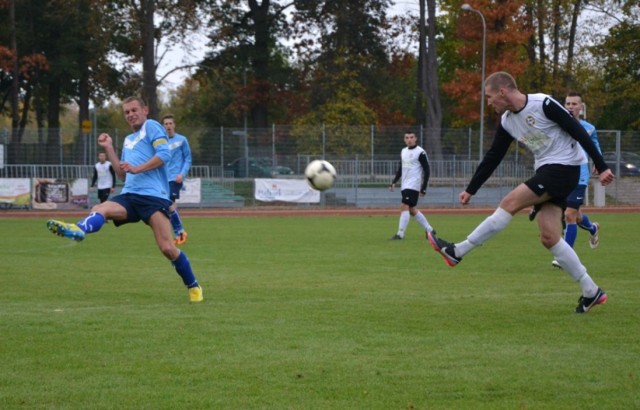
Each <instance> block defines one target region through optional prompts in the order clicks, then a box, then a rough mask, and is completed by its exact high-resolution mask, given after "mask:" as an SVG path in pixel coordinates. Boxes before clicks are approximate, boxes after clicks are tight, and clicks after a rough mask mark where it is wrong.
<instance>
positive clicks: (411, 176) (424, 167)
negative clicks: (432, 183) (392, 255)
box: [389, 132, 433, 240]
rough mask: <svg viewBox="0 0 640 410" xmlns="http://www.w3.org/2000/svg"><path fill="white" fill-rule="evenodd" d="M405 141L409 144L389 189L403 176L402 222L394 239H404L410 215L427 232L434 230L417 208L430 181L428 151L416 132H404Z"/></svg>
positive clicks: (401, 157)
mask: <svg viewBox="0 0 640 410" xmlns="http://www.w3.org/2000/svg"><path fill="white" fill-rule="evenodd" d="M404 143H405V144H406V145H407V146H406V147H405V148H403V149H402V151H401V152H400V166H399V167H398V171H397V172H396V176H395V178H393V181H391V184H390V185H389V190H390V191H393V190H394V188H395V186H396V183H397V182H398V181H399V180H400V178H402V183H401V188H400V189H401V190H402V204H401V205H400V222H399V224H398V232H397V233H396V234H395V235H393V236H392V237H391V239H392V240H401V239H404V233H405V230H406V229H407V225H409V219H410V215H411V216H413V217H414V218H415V220H416V221H417V222H418V223H419V224H420V226H422V229H424V231H425V232H429V231H432V230H433V228H432V227H431V225H429V222H428V221H427V218H425V216H424V215H423V214H422V212H420V211H419V210H417V209H416V205H417V204H418V197H421V196H425V195H426V193H427V184H428V183H429V175H430V168H429V159H428V158H427V153H426V152H425V151H424V149H422V147H420V146H419V145H418V140H417V138H416V134H415V133H413V132H406V133H405V134H404Z"/></svg>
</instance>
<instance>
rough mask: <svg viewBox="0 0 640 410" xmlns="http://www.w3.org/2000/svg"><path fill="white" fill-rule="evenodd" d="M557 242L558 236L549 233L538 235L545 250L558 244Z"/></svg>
mask: <svg viewBox="0 0 640 410" xmlns="http://www.w3.org/2000/svg"><path fill="white" fill-rule="evenodd" d="M559 240H560V236H559V235H557V234H555V233H550V232H542V233H540V242H541V243H542V246H544V247H545V248H547V249H551V248H553V246H554V245H555V244H556V243H558V241H559Z"/></svg>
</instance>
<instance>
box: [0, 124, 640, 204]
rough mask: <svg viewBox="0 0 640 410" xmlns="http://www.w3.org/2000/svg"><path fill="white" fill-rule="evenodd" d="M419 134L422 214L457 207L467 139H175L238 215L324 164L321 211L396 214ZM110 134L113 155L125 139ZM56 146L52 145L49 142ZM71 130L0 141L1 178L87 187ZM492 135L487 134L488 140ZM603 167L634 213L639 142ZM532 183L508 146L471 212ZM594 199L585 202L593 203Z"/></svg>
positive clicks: (217, 135) (86, 156)
mask: <svg viewBox="0 0 640 410" xmlns="http://www.w3.org/2000/svg"><path fill="white" fill-rule="evenodd" d="M409 130H410V131H413V132H416V134H417V135H418V138H419V143H420V145H421V146H423V147H424V148H425V150H426V151H427V153H428V155H429V157H430V163H431V169H432V172H431V180H430V188H429V193H428V196H427V198H426V199H423V200H421V205H420V206H426V207H428V206H458V204H457V194H458V192H459V191H461V190H463V189H464V188H465V186H466V184H467V183H468V181H469V179H470V178H471V176H472V175H473V172H474V171H475V168H476V167H477V165H478V161H479V159H480V156H481V153H483V152H486V150H487V149H488V147H489V144H490V138H489V139H487V138H485V139H484V146H483V147H480V138H479V135H478V133H477V132H476V131H472V130H470V129H443V130H438V132H437V135H438V136H439V138H434V137H433V130H427V129H421V128H419V127H374V126H368V127H357V126H318V127H296V126H276V125H274V126H272V127H271V128H268V129H239V128H225V127H217V128H208V129H189V128H187V127H184V128H182V129H178V132H180V133H181V134H183V135H186V136H187V137H188V138H189V143H190V145H191V148H192V155H193V167H192V169H191V172H190V175H189V177H191V178H203V179H206V180H210V181H212V182H215V184H219V185H221V186H223V187H224V188H225V189H229V190H231V191H233V192H234V193H235V194H237V195H239V196H240V197H243V198H245V201H244V205H245V206H246V205H249V206H262V205H274V204H262V203H257V202H256V201H254V200H253V198H252V194H253V185H252V181H253V178H256V177H279V178H301V177H302V174H303V172H304V168H305V167H306V165H307V164H308V163H309V162H310V161H311V160H313V159H317V158H325V159H327V160H329V161H331V162H332V163H333V164H334V166H335V167H336V169H337V171H338V175H339V177H338V181H337V183H336V186H335V187H334V188H333V189H331V190H329V191H327V192H326V194H325V195H323V205H324V206H355V207H372V206H396V205H397V204H398V203H399V194H398V193H397V192H396V193H390V192H389V191H388V190H387V185H388V183H389V181H390V180H391V178H392V177H393V175H394V174H395V172H396V170H397V167H398V163H399V153H400V150H401V149H402V148H403V147H404V142H403V134H404V133H405V132H406V131H409ZM101 132H109V133H110V134H111V135H112V137H113V138H114V142H115V145H116V150H118V148H119V147H120V146H121V145H122V141H123V139H124V137H125V135H126V134H127V133H126V132H124V131H122V130H111V131H107V130H98V131H97V134H99V133H101ZM53 134H55V135H56V136H57V137H56V138H53V140H54V142H51V140H52V138H51V135H53ZM97 134H90V135H81V136H78V135H77V131H74V130H58V131H56V132H53V133H52V132H51V131H50V130H47V132H44V130H27V131H25V133H24V135H23V136H22V138H21V141H20V143H15V142H12V141H9V134H8V132H7V131H6V130H5V131H4V132H1V131H0V147H1V149H0V151H2V152H0V178H18V177H23V178H25V177H28V178H54V179H67V178H91V176H92V174H93V164H94V163H95V160H96V158H97V152H98V150H99V147H98V146H97V143H96V135H97ZM487 135H491V131H488V132H487ZM598 136H599V140H600V146H601V149H602V151H603V153H604V154H605V159H606V160H607V162H608V163H609V165H610V166H611V168H612V169H613V171H614V173H615V174H616V175H617V176H618V178H617V179H616V181H615V183H614V184H612V185H611V186H609V187H607V191H606V193H607V205H618V206H624V205H638V204H640V159H638V158H640V157H639V156H638V154H640V132H623V131H615V130H614V131H611V130H599V131H598ZM532 173H533V158H532V155H531V154H530V153H529V152H528V151H527V150H526V149H525V148H524V147H522V146H519V145H518V144H513V145H512V147H511V149H510V151H509V153H508V154H507V156H506V157H505V159H504V160H503V163H502V164H501V165H500V167H499V168H498V169H497V170H496V171H495V173H494V175H493V176H492V177H491V178H490V179H489V181H487V183H486V184H485V186H484V187H483V189H481V190H480V191H479V192H478V194H477V195H476V197H475V198H474V200H473V203H474V204H475V205H483V206H484V205H491V206H494V205H497V203H498V202H499V200H500V198H501V197H502V196H504V194H506V193H507V192H508V191H509V190H511V189H512V188H513V187H515V186H516V185H517V184H518V183H520V182H522V181H523V180H525V179H526V178H528V177H529V176H530V175H531V174H532ZM591 195H592V194H591Z"/></svg>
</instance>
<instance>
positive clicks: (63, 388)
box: [0, 211, 640, 410]
mask: <svg viewBox="0 0 640 410" xmlns="http://www.w3.org/2000/svg"><path fill="white" fill-rule="evenodd" d="M425 214H426V216H427V218H428V219H429V221H430V222H431V224H433V226H434V227H435V228H436V229H437V230H438V233H439V235H440V236H442V237H443V238H444V239H447V240H451V241H459V240H462V239H463V238H464V237H465V236H466V235H467V234H468V233H469V232H470V231H471V230H472V229H473V228H474V227H475V226H476V225H477V224H478V223H479V222H480V221H481V220H482V219H483V218H484V217H485V216H486V215H453V216H451V215H437V214H434V215H431V214H429V212H428V211H426V212H425ZM591 219H592V220H597V221H599V222H600V223H601V226H602V234H601V244H600V247H599V248H598V249H596V250H591V249H590V248H589V246H588V243H587V235H586V234H585V232H584V231H580V232H579V233H578V241H577V243H576V250H577V252H578V254H579V255H580V257H581V258H582V261H583V263H584V264H585V265H586V266H587V268H588V270H589V273H590V274H591V276H592V277H593V278H594V279H595V281H596V282H597V283H598V284H599V285H600V286H601V287H602V288H604V289H605V290H606V291H607V292H608V293H609V301H608V302H607V304H605V305H603V306H598V307H596V308H594V310H593V311H591V312H590V313H588V314H586V315H577V314H574V313H573V310H574V308H575V306H576V304H577V299H578V297H579V295H580V288H579V286H578V284H576V283H575V282H573V281H572V280H571V279H570V278H569V276H568V275H567V274H565V273H564V272H562V271H559V270H556V269H554V268H552V267H551V265H550V262H551V259H552V256H551V254H550V253H549V252H548V251H546V250H545V249H544V248H543V247H542V245H540V243H539V241H538V232H537V228H536V226H534V224H533V223H530V222H529V221H528V220H527V217H526V215H524V214H522V215H518V216H516V217H515V218H514V219H513V221H512V222H511V224H510V225H509V226H508V227H507V229H506V230H505V231H503V232H502V233H500V234H499V235H498V236H496V237H494V238H493V239H492V240H491V241H489V242H488V243H486V244H485V245H484V246H483V247H481V248H479V249H476V250H474V251H473V252H472V253H470V254H469V255H467V256H466V257H465V259H464V260H463V261H462V263H461V264H460V265H459V266H458V267H456V268H449V267H447V266H446V265H445V264H444V262H443V261H442V258H441V257H440V256H439V255H438V254H436V253H435V252H434V251H433V250H432V249H431V247H430V246H429V245H428V242H427V241H426V240H425V238H424V235H423V234H421V233H420V230H419V227H418V225H417V224H416V223H415V222H414V221H411V222H410V225H409V230H408V233H407V237H406V239H405V240H404V241H389V240H388V238H389V237H391V236H392V235H393V234H394V233H395V231H396V229H397V223H398V214H397V213H394V212H392V213H390V215H389V216H348V217H328V216H323V217H268V218H260V217H242V218H241V217H238V218H226V219H223V218H210V219H207V218H196V217H190V218H184V223H185V227H186V229H187V231H188V232H189V241H188V243H187V244H186V245H185V246H184V247H183V250H184V251H185V253H186V254H187V255H188V257H189V258H190V260H191V262H192V265H193V267H194V270H195V272H196V275H197V277H198V279H199V280H200V282H201V284H202V286H203V288H204V297H205V301H204V302H203V303H201V304H190V303H189V302H188V296H187V292H186V290H185V289H184V288H183V286H182V282H181V281H180V279H179V278H178V276H177V275H176V273H175V272H174V270H173V268H172V267H171V265H170V264H169V262H168V261H166V260H165V259H164V258H163V257H162V256H161V254H160V253H159V251H158V250H157V248H156V246H155V243H154V241H153V238H152V235H151V231H150V229H149V228H148V227H146V226H145V225H144V224H142V223H139V224H135V225H130V226H125V227H121V228H115V227H114V226H113V225H112V224H109V225H106V226H105V227H104V228H103V230H102V231H101V232H99V233H97V234H94V235H90V236H88V237H87V239H86V240H85V241H84V242H82V243H75V242H71V241H68V240H65V239H62V238H58V237H55V236H53V235H51V234H50V233H49V232H47V230H46V227H45V220H44V219H42V220H41V219H0V227H1V228H0V230H1V231H2V232H1V233H2V234H1V235H0V260H1V261H2V262H1V269H0V270H1V272H0V370H1V371H0V408H2V409H81V408H82V409H182V408H194V409H385V410H386V409H454V408H455V409H521V408H526V409H585V408H586V409H623V408H624V409H627V408H639V407H640V394H639V393H638V392H640V271H639V270H640V269H639V267H640V263H639V259H638V242H639V239H640V235H639V234H638V233H639V232H640V214H593V215H592V216H591Z"/></svg>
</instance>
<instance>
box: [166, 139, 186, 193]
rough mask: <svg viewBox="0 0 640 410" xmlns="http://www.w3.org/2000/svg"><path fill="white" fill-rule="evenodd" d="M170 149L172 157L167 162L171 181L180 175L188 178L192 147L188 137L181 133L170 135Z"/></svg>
mask: <svg viewBox="0 0 640 410" xmlns="http://www.w3.org/2000/svg"><path fill="white" fill-rule="evenodd" d="M169 149H170V150H171V159H170V160H169V163H168V164H167V168H168V171H169V181H174V180H175V179H176V177H177V176H178V175H182V176H183V177H184V178H187V174H188V173H189V168H191V148H189V142H188V141H187V137H185V136H184V135H180V134H175V135H174V136H173V137H169Z"/></svg>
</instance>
